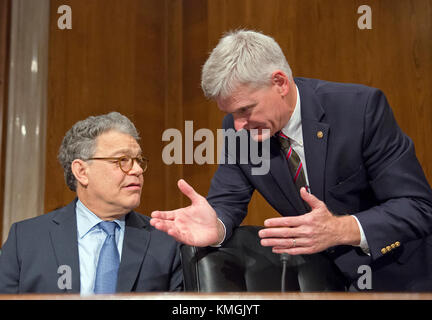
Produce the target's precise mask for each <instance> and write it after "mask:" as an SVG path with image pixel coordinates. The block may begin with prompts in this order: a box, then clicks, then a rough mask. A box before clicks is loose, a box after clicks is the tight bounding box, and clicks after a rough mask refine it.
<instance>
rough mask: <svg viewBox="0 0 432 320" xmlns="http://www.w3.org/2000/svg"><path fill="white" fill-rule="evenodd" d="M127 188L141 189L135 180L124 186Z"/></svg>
mask: <svg viewBox="0 0 432 320" xmlns="http://www.w3.org/2000/svg"><path fill="white" fill-rule="evenodd" d="M124 188H125V189H127V190H141V184H140V183H137V182H132V183H129V184H127V185H126V186H124Z"/></svg>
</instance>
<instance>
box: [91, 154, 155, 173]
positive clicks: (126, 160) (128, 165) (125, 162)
mask: <svg viewBox="0 0 432 320" xmlns="http://www.w3.org/2000/svg"><path fill="white" fill-rule="evenodd" d="M88 160H106V161H114V162H117V163H118V165H119V167H120V169H121V171H123V172H124V173H129V171H131V170H132V168H133V165H134V161H136V163H138V165H139V166H140V167H141V169H143V172H145V171H146V170H147V167H148V162H149V160H148V159H147V158H146V157H143V156H138V157H136V158H132V157H129V156H121V157H110V158H101V157H97V158H89V159H87V160H85V161H88Z"/></svg>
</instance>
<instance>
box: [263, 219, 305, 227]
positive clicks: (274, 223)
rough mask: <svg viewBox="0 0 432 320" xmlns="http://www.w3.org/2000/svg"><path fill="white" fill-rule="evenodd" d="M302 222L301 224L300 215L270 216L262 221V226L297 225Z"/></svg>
mask: <svg viewBox="0 0 432 320" xmlns="http://www.w3.org/2000/svg"><path fill="white" fill-rule="evenodd" d="M302 224H303V218H302V216H294V217H280V218H279V217H278V218H270V219H266V220H265V221H264V226H265V227H267V228H271V227H276V228H277V227H298V226H300V225H302Z"/></svg>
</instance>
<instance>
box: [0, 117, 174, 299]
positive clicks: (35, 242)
mask: <svg viewBox="0 0 432 320" xmlns="http://www.w3.org/2000/svg"><path fill="white" fill-rule="evenodd" d="M138 140H139V136H138V132H137V130H136V128H135V126H134V125H133V124H132V122H131V121H130V120H129V119H128V118H126V117H125V116H123V115H121V114H119V113H117V112H111V113H109V114H105V115H100V116H92V117H89V118H87V119H85V120H83V121H79V122H77V123H76V124H75V125H74V126H73V127H72V128H71V129H70V130H69V131H68V132H67V133H66V135H65V137H64V139H63V142H62V144H61V147H60V150H59V155H58V159H59V161H60V163H61V165H62V166H63V168H64V175H65V180H66V183H67V185H68V187H69V188H70V189H71V190H73V191H76V193H77V198H76V199H75V200H74V201H73V202H71V203H70V204H68V205H67V206H66V207H63V208H61V209H58V210H55V211H53V212H50V213H48V214H45V215H43V216H40V217H36V218H32V219H28V220H24V221H22V222H18V223H15V224H14V225H12V227H11V230H10V233H9V237H8V240H7V241H6V242H5V244H4V246H3V248H2V254H1V256H0V293H29V292H35V293H62V292H64V293H81V294H83V295H86V294H93V293H116V292H130V291H141V292H142V291H178V290H181V288H182V273H181V264H180V256H179V248H178V243H177V242H176V241H175V240H174V239H173V238H171V237H169V236H167V235H166V234H165V233H163V232H161V231H159V230H156V229H155V228H153V227H152V226H151V225H150V223H149V220H150V219H149V218H148V217H146V216H144V215H141V214H139V213H136V212H134V211H133V209H134V208H136V207H138V205H139V204H140V198H141V189H142V186H143V182H144V178H143V173H144V171H146V169H147V162H148V161H147V159H146V158H145V157H144V156H143V155H142V150H141V148H140V146H139V144H138Z"/></svg>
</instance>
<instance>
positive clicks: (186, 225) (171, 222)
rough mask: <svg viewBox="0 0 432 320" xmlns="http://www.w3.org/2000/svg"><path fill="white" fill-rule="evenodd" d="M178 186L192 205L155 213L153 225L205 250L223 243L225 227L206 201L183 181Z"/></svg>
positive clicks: (180, 240)
mask: <svg viewBox="0 0 432 320" xmlns="http://www.w3.org/2000/svg"><path fill="white" fill-rule="evenodd" d="M177 186H178V188H179V189H180V191H181V192H182V193H183V194H184V195H185V196H187V197H188V198H189V199H190V200H191V202H192V203H191V205H190V206H188V207H185V208H180V209H176V210H171V211H153V212H152V214H151V217H152V219H151V220H150V224H151V225H152V226H154V227H155V228H156V229H158V230H161V231H163V232H166V233H168V234H169V235H170V236H172V237H173V238H175V239H176V240H177V241H179V242H182V243H184V244H187V245H192V246H197V247H205V246H209V245H216V244H219V243H220V242H222V241H223V237H224V227H223V225H222V223H221V222H220V221H219V220H218V218H217V215H216V212H215V210H214V209H213V208H212V207H211V206H210V204H209V203H208V202H207V200H206V198H204V197H203V196H201V195H200V194H198V193H197V192H195V190H194V189H193V188H192V187H191V186H190V185H189V184H188V183H186V181H184V180H183V179H180V180H179V181H178V182H177Z"/></svg>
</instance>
